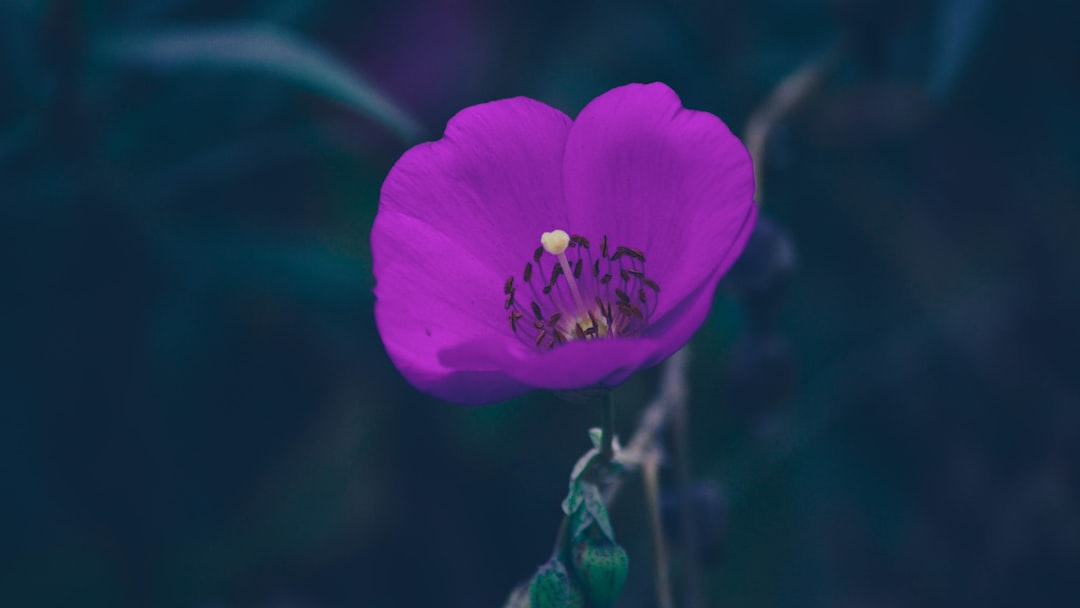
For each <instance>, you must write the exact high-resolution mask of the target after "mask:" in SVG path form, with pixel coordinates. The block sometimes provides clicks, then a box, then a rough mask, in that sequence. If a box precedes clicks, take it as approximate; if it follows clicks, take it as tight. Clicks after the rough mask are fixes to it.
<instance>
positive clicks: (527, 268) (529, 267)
mask: <svg viewBox="0 0 1080 608" xmlns="http://www.w3.org/2000/svg"><path fill="white" fill-rule="evenodd" d="M530 281H532V262H526V264H525V282H526V283H528V282H530Z"/></svg>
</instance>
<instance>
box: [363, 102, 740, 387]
mask: <svg viewBox="0 0 1080 608" xmlns="http://www.w3.org/2000/svg"><path fill="white" fill-rule="evenodd" d="M753 191H754V184H753V170H752V168H751V164H750V157H749V155H748V154H747V152H746V149H745V148H744V147H743V145H742V144H741V143H740V142H739V140H738V139H736V138H735V136H734V135H732V134H731V131H729V130H728V128H727V127H726V126H725V125H724V123H723V122H721V121H720V119H718V118H717V117H716V116H713V115H712V114H708V113H705V112H697V111H693V110H687V109H685V108H683V107H682V102H681V101H680V100H679V97H678V96H677V95H676V94H675V93H674V92H673V91H672V90H671V89H670V88H668V87H667V86H666V85H664V84H660V83H653V84H648V85H640V84H631V85H627V86H624V87H619V88H617V89H613V90H611V91H608V92H607V93H604V94H603V95H601V96H600V97H597V98H596V99H594V100H593V101H592V102H590V103H589V105H587V106H586V107H585V109H583V110H582V111H581V114H580V115H579V116H578V118H577V120H574V121H572V120H571V119H570V118H569V117H567V116H566V115H565V114H563V113H562V112H560V111H558V110H556V109H554V108H551V107H549V106H547V105H544V104H542V103H540V102H538V101H534V100H532V99H527V98H523V97H518V98H514V99H505V100H501V101H493V102H491V103H486V104H481V105H477V106H473V107H470V108H466V109H464V110H462V111H461V112H460V113H458V114H457V115H456V116H455V117H454V118H452V119H451V120H450V122H449V124H447V126H446V132H445V134H444V135H443V138H442V139H440V140H438V141H436V142H430V143H425V144H420V145H418V146H416V147H414V148H412V149H411V150H409V151H408V152H406V153H405V155H404V156H402V157H401V159H400V160H398V162H397V164H396V165H394V168H393V169H391V171H390V175H389V176H388V177H387V178H386V182H385V183H384V184H383V188H382V194H381V198H380V201H379V212H378V215H377V216H376V218H375V226H374V228H373V229H372V232H371V247H372V253H373V256H374V272H375V278H376V286H375V297H376V302H375V320H376V324H377V325H378V327H379V332H380V334H381V335H382V339H383V342H384V344H385V345H386V350H387V352H388V353H389V355H390V358H391V359H393V361H394V363H395V364H396V365H397V366H398V368H399V369H400V370H401V372H402V374H404V375H405V377H406V378H407V379H408V380H409V381H410V382H412V383H413V384H414V385H415V386H416V387H417V388H419V389H421V390H423V391H426V392H428V393H431V394H433V395H435V396H438V397H440V398H442V399H446V400H448V401H455V402H459V403H489V402H493V401H499V400H503V399H506V398H509V397H513V396H515V395H520V394H523V393H526V392H528V391H530V390H533V389H538V388H542V389H552V390H573V389H580V388H587V387H595V386H605V387H613V386H616V385H618V384H620V383H621V382H623V381H624V380H626V379H627V378H628V377H629V376H630V375H631V374H632V373H634V372H635V371H636V370H638V369H642V368H645V367H650V366H652V365H656V364H657V363H660V362H661V361H663V360H664V359H666V358H667V357H668V356H670V355H671V354H672V353H674V352H675V351H676V350H678V349H679V348H680V347H681V346H682V345H683V344H685V343H686V342H687V341H688V340H689V339H690V337H691V336H692V335H693V333H694V332H695V331H696V330H697V328H698V327H699V326H700V325H701V323H702V322H703V321H704V320H705V317H706V315H707V314H708V312H709V307H710V305H711V303H712V299H713V293H714V291H715V289H716V284H717V282H718V281H719V280H720V277H721V276H723V274H724V273H725V272H726V271H727V269H728V268H729V267H730V266H731V264H732V263H733V262H734V261H735V258H736V257H738V255H739V253H740V252H741V251H742V249H743V246H744V245H745V244H746V240H747V238H748V237H749V236H750V232H751V229H752V228H753V225H754V220H755V219H756V218H757V207H756V206H755V204H754V201H753ZM542 237H543V242H541V238H542Z"/></svg>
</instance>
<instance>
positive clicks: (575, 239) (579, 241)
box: [570, 234, 589, 249]
mask: <svg viewBox="0 0 1080 608" xmlns="http://www.w3.org/2000/svg"><path fill="white" fill-rule="evenodd" d="M570 242H571V243H577V244H578V245H581V246H582V247H584V248H585V249H588V248H589V239H587V238H585V237H583V236H581V235H580V234H575V235H574V236H572V237H570Z"/></svg>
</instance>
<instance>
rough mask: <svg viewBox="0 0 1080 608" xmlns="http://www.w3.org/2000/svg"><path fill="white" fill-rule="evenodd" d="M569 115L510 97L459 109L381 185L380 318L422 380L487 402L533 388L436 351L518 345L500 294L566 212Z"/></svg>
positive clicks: (376, 247) (402, 359) (394, 347)
mask: <svg viewBox="0 0 1080 608" xmlns="http://www.w3.org/2000/svg"><path fill="white" fill-rule="evenodd" d="M569 127H570V119H569V118H568V117H567V116H566V115H565V114H563V113H561V112H559V111H558V110H555V109H554V108H551V107H549V106H546V105H544V104H542V103H540V102H537V101H533V100H530V99H525V98H515V99H507V100H502V101H496V102H491V103H487V104H482V105H479V106H473V107H471V108H467V109H465V110H462V111H461V112H460V113H458V114H457V116H455V117H454V118H453V119H451V121H450V122H449V124H447V127H446V132H445V134H444V136H443V138H442V139H440V140H438V141H436V142H431V143H427V144H421V145H419V146H416V147H415V148H412V149H411V150H409V151H408V152H406V153H405V154H404V155H403V156H402V157H401V159H400V160H398V162H397V164H395V165H394V168H393V169H392V170H391V171H390V174H389V175H388V176H387V178H386V181H385V182H384V184H383V188H382V193H381V196H380V201H379V212H378V214H377V216H376V218H375V225H374V227H373V228H372V232H371V247H372V255H373V258H374V274H375V279H376V286H375V297H376V302H375V320H376V324H377V326H378V328H379V332H380V334H381V336H382V339H383V343H384V344H385V345H386V349H387V353H388V354H389V355H390V357H391V359H393V361H394V363H395V364H396V365H397V366H398V367H399V368H400V369H401V371H402V373H403V374H404V375H405V377H406V378H408V379H409V380H410V381H411V382H412V383H413V384H415V385H416V386H417V387H418V388H420V389H422V390H425V391H427V392H429V393H432V394H434V395H436V396H439V397H441V398H444V399H447V400H449V401H464V402H488V401H495V400H499V399H503V398H506V397H508V396H511V395H513V394H519V393H523V392H525V391H526V390H528V388H527V387H523V386H521V385H520V384H518V383H517V382H516V381H514V380H512V379H511V378H509V377H507V376H505V375H503V374H501V373H500V372H499V368H498V367H492V366H487V367H484V366H483V365H482V364H479V363H477V362H476V361H473V362H470V363H469V364H467V365H463V366H462V365H458V366H455V367H453V368H451V367H447V366H445V365H443V364H442V363H441V362H440V361H439V352H440V351H442V350H445V349H451V348H454V347H455V346H457V345H460V344H462V343H465V342H468V341H471V340H474V339H476V338H481V339H483V340H488V341H491V342H492V345H491V348H493V349H496V350H498V349H502V348H506V346H505V344H506V343H509V342H515V341H514V339H513V336H512V334H511V333H510V332H509V331H508V327H507V326H506V325H507V323H508V322H507V318H506V317H507V312H506V311H505V310H504V309H503V306H502V304H503V303H502V301H501V296H500V292H501V287H502V284H503V281H505V280H506V277H507V276H509V275H510V274H519V273H520V272H521V269H522V267H523V265H524V263H525V261H526V260H528V259H529V256H530V255H531V254H532V251H533V249H534V248H535V247H536V246H537V244H538V243H539V236H540V233H541V232H543V231H544V230H550V229H551V226H552V222H553V221H565V219H564V218H565V217H566V214H565V205H564V203H563V200H562V177H561V172H562V152H563V147H564V144H565V140H566V135H567V133H568V131H569Z"/></svg>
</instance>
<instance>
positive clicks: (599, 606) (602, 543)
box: [574, 538, 630, 608]
mask: <svg viewBox="0 0 1080 608" xmlns="http://www.w3.org/2000/svg"><path fill="white" fill-rule="evenodd" d="M629 561H630V560H629V558H628V557H627V555H626V550H624V549H623V548H622V547H620V546H619V545H618V544H617V543H613V542H611V541H609V540H607V539H606V538H598V539H586V540H583V541H581V542H580V543H578V544H577V545H575V546H574V570H575V571H576V572H577V575H578V578H580V579H581V583H582V586H583V587H584V588H585V596H586V597H587V598H588V599H589V606H591V607H592V608H611V606H614V605H615V600H617V599H619V594H620V593H622V589H623V585H624V584H625V583H626V572H627V568H628V567H629Z"/></svg>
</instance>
